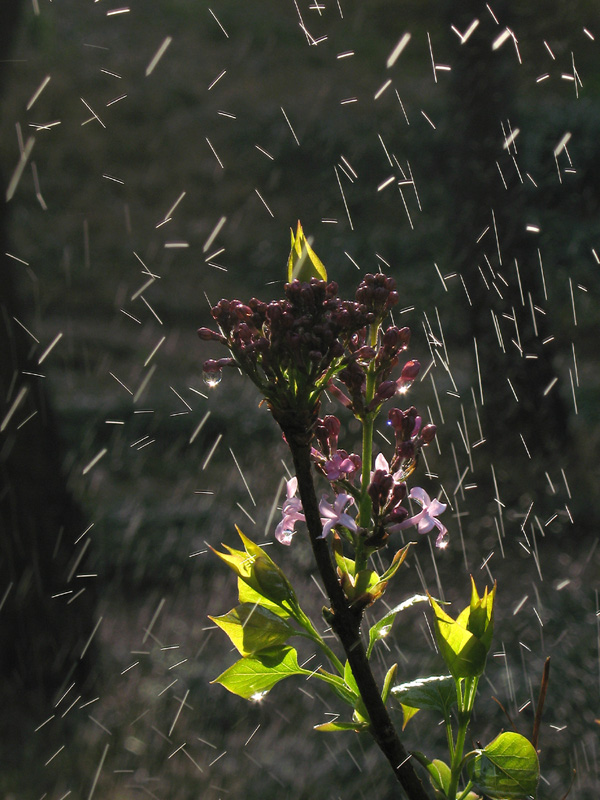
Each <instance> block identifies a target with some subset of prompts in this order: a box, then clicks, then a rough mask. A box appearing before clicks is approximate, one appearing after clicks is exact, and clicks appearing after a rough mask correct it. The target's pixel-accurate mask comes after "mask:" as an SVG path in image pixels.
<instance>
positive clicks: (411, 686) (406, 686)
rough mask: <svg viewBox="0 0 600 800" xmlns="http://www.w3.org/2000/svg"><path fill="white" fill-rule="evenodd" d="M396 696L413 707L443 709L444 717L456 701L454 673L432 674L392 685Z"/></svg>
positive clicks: (433, 709)
mask: <svg viewBox="0 0 600 800" xmlns="http://www.w3.org/2000/svg"><path fill="white" fill-rule="evenodd" d="M392 694H393V695H394V698H395V699H396V700H398V701H399V702H401V703H404V704H405V705H408V706H411V707H412V708H429V709H431V710H432V711H441V712H442V714H443V715H444V717H445V716H446V715H447V713H448V711H449V710H450V708H451V707H452V706H453V705H454V703H456V685H455V682H454V678H453V677H452V675H431V676H430V677H428V678H417V680H415V681H409V682H408V683H399V684H397V685H396V686H393V687H392Z"/></svg>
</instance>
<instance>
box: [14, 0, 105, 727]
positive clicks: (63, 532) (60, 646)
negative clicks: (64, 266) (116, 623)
mask: <svg viewBox="0 0 600 800" xmlns="http://www.w3.org/2000/svg"><path fill="white" fill-rule="evenodd" d="M22 7H23V3H21V2H20V1H19V0H2V2H1V3H0V53H1V54H2V59H3V61H2V62H0V96H1V94H2V92H3V89H4V81H5V79H6V72H7V70H6V67H7V62H8V54H9V51H10V45H11V43H12V41H14V38H15V36H16V33H17V29H18V23H19V18H20V12H21V10H22ZM6 171H7V170H6V165H1V166H0V187H1V191H2V197H1V198H0V702H2V706H3V708H4V710H5V714H4V715H3V716H4V717H5V719H6V724H10V725H11V729H12V726H13V724H14V723H15V722H16V720H14V719H13V718H12V717H11V715H10V714H8V713H7V712H6V709H7V703H8V704H9V705H10V707H18V706H22V707H23V708H24V709H25V708H27V709H28V710H29V711H31V710H32V709H36V710H37V711H38V713H39V714H42V713H45V711H46V709H47V705H48V702H49V701H51V700H52V699H54V698H55V696H56V693H57V692H59V691H60V690H61V688H62V687H63V686H65V687H67V686H68V685H70V682H73V681H76V680H77V679H79V680H80V681H81V680H82V679H83V678H84V677H85V674H86V659H85V658H84V659H81V658H80V656H81V655H82V653H83V650H84V647H85V644H86V642H87V640H88V638H89V636H90V633H91V631H92V629H93V625H94V619H93V607H94V605H95V598H94V590H93V582H91V581H90V580H87V581H83V580H81V579H78V578H77V575H78V574H80V573H82V572H85V571H86V570H85V554H84V555H83V558H81V560H80V562H79V564H77V559H78V558H79V556H80V554H81V553H82V549H83V548H84V547H85V548H86V549H87V547H86V541H85V540H86V538H87V537H85V536H84V537H83V538H82V540H81V541H80V542H79V543H78V544H76V540H77V539H78V537H79V536H80V535H81V534H82V533H83V531H84V530H85V528H86V527H87V526H86V524H85V520H84V517H83V515H82V512H81V510H80V509H79V507H78V506H77V504H76V503H75V502H74V500H73V498H72V497H71V496H70V494H69V492H68V490H67V486H66V481H65V478H64V476H63V474H62V470H61V443H60V437H59V435H58V431H57V427H56V422H55V419H54V418H53V415H52V412H51V409H50V408H49V405H48V400H47V396H46V392H45V389H44V386H43V378H39V377H34V376H32V375H28V374H27V373H38V374H39V373H40V372H41V371H43V368H42V367H40V366H39V364H38V361H39V357H40V355H41V351H40V350H39V348H38V350H37V351H35V352H34V348H32V345H35V342H34V340H33V339H32V338H31V337H30V336H29V335H28V334H27V333H26V332H25V331H24V330H23V328H22V327H21V326H19V325H18V324H17V323H16V321H15V318H16V319H18V320H19V321H20V322H21V323H23V324H25V325H26V324H27V314H26V312H25V310H24V309H23V308H22V307H21V304H20V301H19V297H18V292H17V286H16V281H15V270H14V268H15V267H20V268H21V269H23V267H22V265H19V264H18V263H17V262H15V260H14V259H12V258H10V257H8V256H7V255H6V253H7V252H11V247H10V244H9V238H10V234H9V215H10V208H11V206H10V203H7V202H6V201H5V192H6V186H7V179H6V174H4V173H6ZM28 418H29V419H28ZM90 584H92V586H90ZM81 589H84V591H83V592H81V594H79V595H78V596H77V593H78V592H79V591H80V590H81ZM62 593H64V594H62ZM53 595H61V596H60V597H54V598H53ZM70 600H72V602H69V601H70ZM12 735H13V734H12V733H11V736H12ZM0 736H1V737H2V738H4V739H5V738H6V731H1V732H0Z"/></svg>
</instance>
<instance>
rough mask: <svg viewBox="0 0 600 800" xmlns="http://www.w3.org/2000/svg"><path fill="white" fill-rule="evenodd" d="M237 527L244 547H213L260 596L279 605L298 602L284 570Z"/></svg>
mask: <svg viewBox="0 0 600 800" xmlns="http://www.w3.org/2000/svg"><path fill="white" fill-rule="evenodd" d="M236 528H237V532H238V534H239V535H240V539H241V540H242V542H243V544H244V548H245V550H235V549H234V548H233V547H229V545H223V547H224V548H225V549H226V550H227V551H228V552H227V553H220V552H219V551H218V550H215V549H214V548H211V550H212V551H213V552H214V553H215V554H216V555H218V556H219V558H220V559H221V560H222V561H224V562H225V563H226V564H227V565H228V566H229V567H230V568H231V569H232V570H233V571H234V572H235V573H236V575H237V576H238V578H241V579H242V580H243V581H245V583H247V584H248V585H249V586H250V587H251V588H252V589H254V591H255V592H257V593H258V594H259V595H260V596H261V597H266V598H267V599H268V600H271V601H272V602H274V603H279V604H281V603H285V602H287V603H290V604H292V605H293V604H297V600H296V595H295V593H294V590H293V588H292V585H291V584H290V582H289V581H288V579H287V578H286V576H285V574H284V573H283V571H282V570H281V569H280V568H279V567H278V566H277V564H276V563H275V562H274V561H273V559H272V558H270V557H269V556H268V555H267V553H266V552H265V551H264V550H263V549H262V547H260V546H259V545H257V544H255V543H254V542H253V541H252V540H251V539H248V537H247V536H244V534H243V533H242V532H241V530H240V529H239V528H238V527H237V525H236Z"/></svg>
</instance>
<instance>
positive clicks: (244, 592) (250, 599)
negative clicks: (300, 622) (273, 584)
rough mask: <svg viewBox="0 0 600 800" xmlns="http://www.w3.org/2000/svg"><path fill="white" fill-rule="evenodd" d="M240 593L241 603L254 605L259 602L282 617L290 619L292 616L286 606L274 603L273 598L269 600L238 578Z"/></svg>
mask: <svg viewBox="0 0 600 800" xmlns="http://www.w3.org/2000/svg"><path fill="white" fill-rule="evenodd" d="M238 595H239V598H240V603H251V604H252V605H253V606H254V605H256V604H257V603H258V605H260V606H262V607H263V608H267V609H268V610H269V611H271V612H272V613H273V614H276V615H277V616H278V617H281V618H282V619H289V617H291V616H292V615H291V613H290V612H289V611H288V610H287V609H286V608H284V607H283V606H279V605H277V603H273V602H272V601H271V600H268V599H267V598H266V597H264V595H262V594H259V593H258V592H257V591H256V590H255V589H253V588H252V587H251V586H250V585H249V584H247V583H246V581H244V580H242V579H241V578H238Z"/></svg>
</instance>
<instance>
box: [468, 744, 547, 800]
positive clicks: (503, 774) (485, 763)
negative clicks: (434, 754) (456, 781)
mask: <svg viewBox="0 0 600 800" xmlns="http://www.w3.org/2000/svg"><path fill="white" fill-rule="evenodd" d="M476 752H477V755H476V756H475V758H474V759H472V760H471V761H470V762H469V763H468V764H467V772H468V774H469V778H470V779H471V781H472V782H473V785H474V786H475V788H476V789H477V790H478V791H480V792H483V793H484V794H486V795H487V796H488V797H490V798H493V800H526V799H527V798H531V797H533V798H535V794H536V791H537V785H538V780H539V776H540V768H539V763H538V757H537V753H536V751H535V748H534V747H533V745H532V744H531V742H530V741H529V740H528V739H526V738H525V737H524V736H521V734H519V733H512V732H506V733H501V734H500V735H499V736H497V737H496V738H495V739H494V741H493V742H490V744H488V745H487V747H484V749H483V750H478V751H476Z"/></svg>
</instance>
